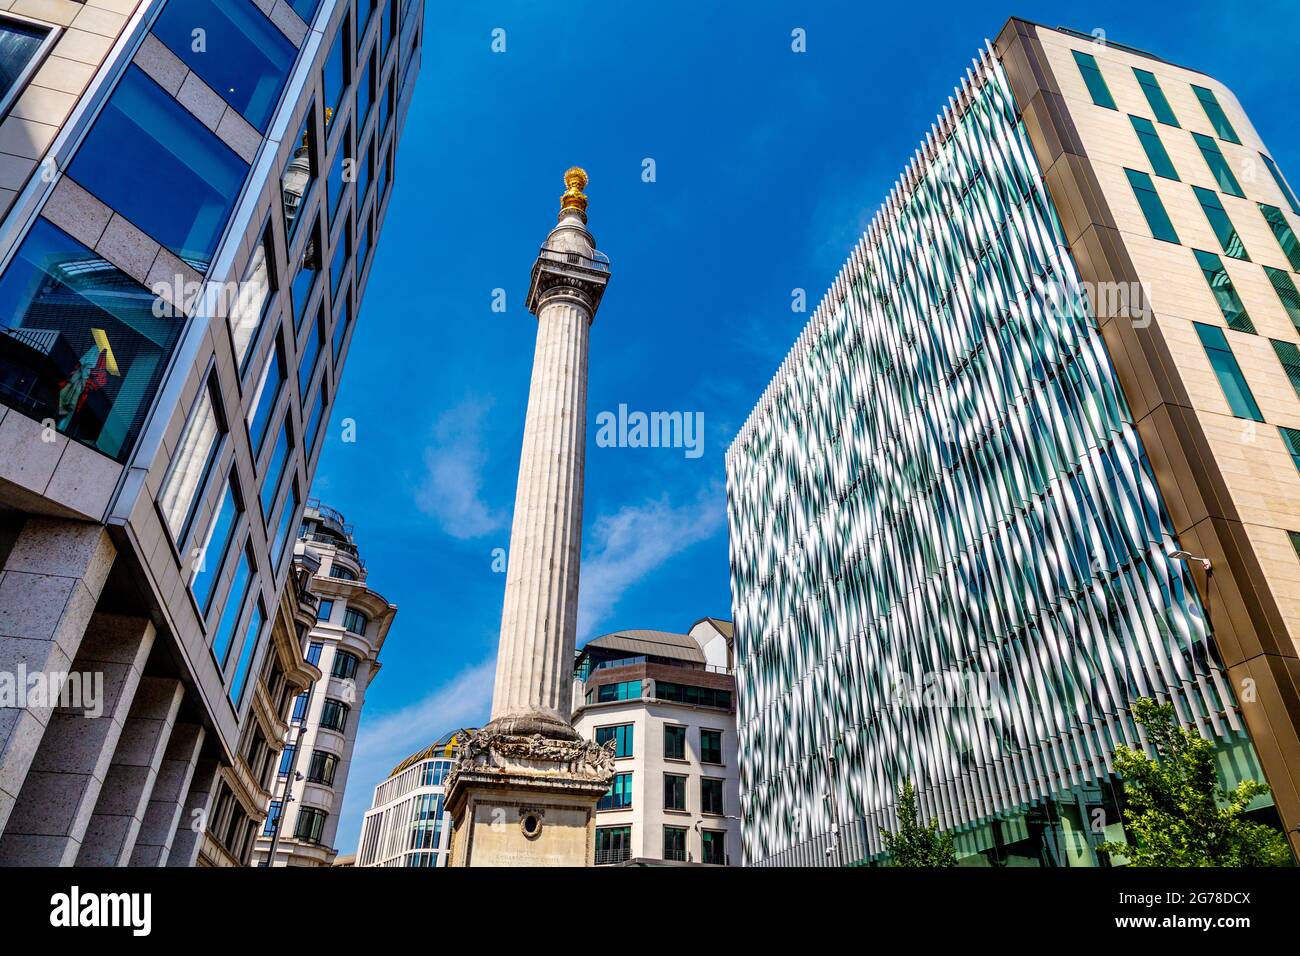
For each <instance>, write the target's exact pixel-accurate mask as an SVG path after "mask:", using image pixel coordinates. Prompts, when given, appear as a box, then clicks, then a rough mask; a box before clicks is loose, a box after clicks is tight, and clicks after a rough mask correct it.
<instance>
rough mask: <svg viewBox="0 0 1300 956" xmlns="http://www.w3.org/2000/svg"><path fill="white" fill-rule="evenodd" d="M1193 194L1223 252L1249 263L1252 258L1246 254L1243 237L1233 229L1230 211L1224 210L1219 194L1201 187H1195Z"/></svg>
mask: <svg viewBox="0 0 1300 956" xmlns="http://www.w3.org/2000/svg"><path fill="white" fill-rule="evenodd" d="M1192 192H1194V193H1196V198H1197V200H1199V201H1200V204H1201V209H1202V210H1203V211H1204V212H1205V218H1206V219H1208V220H1209V221H1210V228H1211V229H1213V230H1214V234H1215V235H1216V236H1218V238H1219V245H1220V246H1222V247H1223V251H1224V252H1225V253H1227V254H1228V255H1230V256H1232V257H1233V258H1234V259H1244V260H1246V261H1247V262H1249V261H1250V256H1248V255H1247V254H1246V247H1245V246H1244V245H1243V244H1242V242H1241V237H1240V236H1238V235H1237V230H1236V229H1235V228H1233V225H1232V220H1231V219H1229V218H1228V211H1227V210H1226V209H1224V208H1223V203H1222V202H1220V200H1219V194H1218V193H1216V192H1214V190H1212V189H1202V188H1201V187H1200V186H1193V187H1192Z"/></svg>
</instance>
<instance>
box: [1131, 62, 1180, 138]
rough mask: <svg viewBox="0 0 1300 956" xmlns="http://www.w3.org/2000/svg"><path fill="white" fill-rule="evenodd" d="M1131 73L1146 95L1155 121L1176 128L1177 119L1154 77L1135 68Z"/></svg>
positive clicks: (1146, 71)
mask: <svg viewBox="0 0 1300 956" xmlns="http://www.w3.org/2000/svg"><path fill="white" fill-rule="evenodd" d="M1133 73H1134V75H1135V76H1136V77H1137V79H1138V83H1139V84H1140V85H1141V87H1142V92H1143V93H1144V94H1146V98H1147V103H1148V104H1149V105H1150V106H1151V112H1152V113H1154V114H1155V118H1156V121H1157V122H1160V123H1163V124H1164V125H1166V126H1177V125H1178V117H1177V116H1175V115H1174V111H1173V109H1172V108H1171V107H1170V106H1169V101H1168V100H1167V99H1165V91H1164V90H1162V89H1160V83H1159V82H1158V81H1157V80H1156V75H1155V74H1154V73H1152V72H1151V71H1149V70H1139V69H1138V68H1137V67H1136V66H1135V67H1133Z"/></svg>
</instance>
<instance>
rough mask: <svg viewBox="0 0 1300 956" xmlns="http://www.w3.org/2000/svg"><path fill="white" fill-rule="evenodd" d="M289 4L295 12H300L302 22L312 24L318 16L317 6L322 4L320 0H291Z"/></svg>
mask: <svg viewBox="0 0 1300 956" xmlns="http://www.w3.org/2000/svg"><path fill="white" fill-rule="evenodd" d="M289 6H290V7H292V8H293V12H294V13H296V14H298V16H299V17H300V18H301V19H302V22H303V23H305V24H307V26H311V21H312V20H313V19H314V18H315V16H316V8H317V7H319V6H320V0H289Z"/></svg>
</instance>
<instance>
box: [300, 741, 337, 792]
mask: <svg viewBox="0 0 1300 956" xmlns="http://www.w3.org/2000/svg"><path fill="white" fill-rule="evenodd" d="M338 765H339V758H338V757H336V756H334V754H332V753H328V752H326V751H324V750H313V751H312V752H311V760H309V761H308V762H307V779H308V780H309V781H311V782H312V783H323V784H325V786H327V787H330V786H333V785H334V771H335V770H336V769H337V768H338Z"/></svg>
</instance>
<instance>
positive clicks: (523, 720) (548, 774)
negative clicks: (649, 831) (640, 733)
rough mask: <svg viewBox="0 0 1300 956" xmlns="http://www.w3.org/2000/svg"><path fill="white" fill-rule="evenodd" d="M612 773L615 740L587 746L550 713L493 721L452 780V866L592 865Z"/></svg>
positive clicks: (464, 750)
mask: <svg viewBox="0 0 1300 956" xmlns="http://www.w3.org/2000/svg"><path fill="white" fill-rule="evenodd" d="M557 725H558V726H557ZM502 728H513V729H523V728H537V729H536V730H535V732H533V733H531V734H520V733H508V732H504V731H503V729H502ZM543 730H549V731H550V733H549V734H548V733H543ZM561 735H563V736H561ZM613 775H614V750H613V745H612V741H611V742H610V744H607V745H605V746H600V745H597V744H595V743H592V742H591V741H588V740H582V739H581V738H579V737H578V734H577V733H576V732H575V731H574V730H573V728H572V727H570V726H569V725H568V724H565V723H564V722H563V721H556V720H554V718H549V717H545V715H533V714H529V715H522V716H511V717H504V718H498V719H497V720H494V721H492V723H490V724H488V726H487V727H484V728H483V729H482V730H480V731H479V732H478V733H476V734H475V735H474V736H473V737H471V738H470V739H469V740H468V741H467V742H466V743H465V744H463V745H462V746H461V749H460V755H459V759H458V760H457V762H456V766H455V767H454V768H453V769H452V772H451V776H450V778H449V779H448V781H447V810H448V812H449V813H450V815H451V817H452V820H453V821H454V822H453V825H452V842H451V865H452V866H590V865H591V864H592V862H593V860H594V854H595V818H596V802H597V801H598V800H599V799H600V798H601V796H603V795H604V794H605V792H606V791H607V790H609V782H610V779H611V778H612V777H613Z"/></svg>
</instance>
